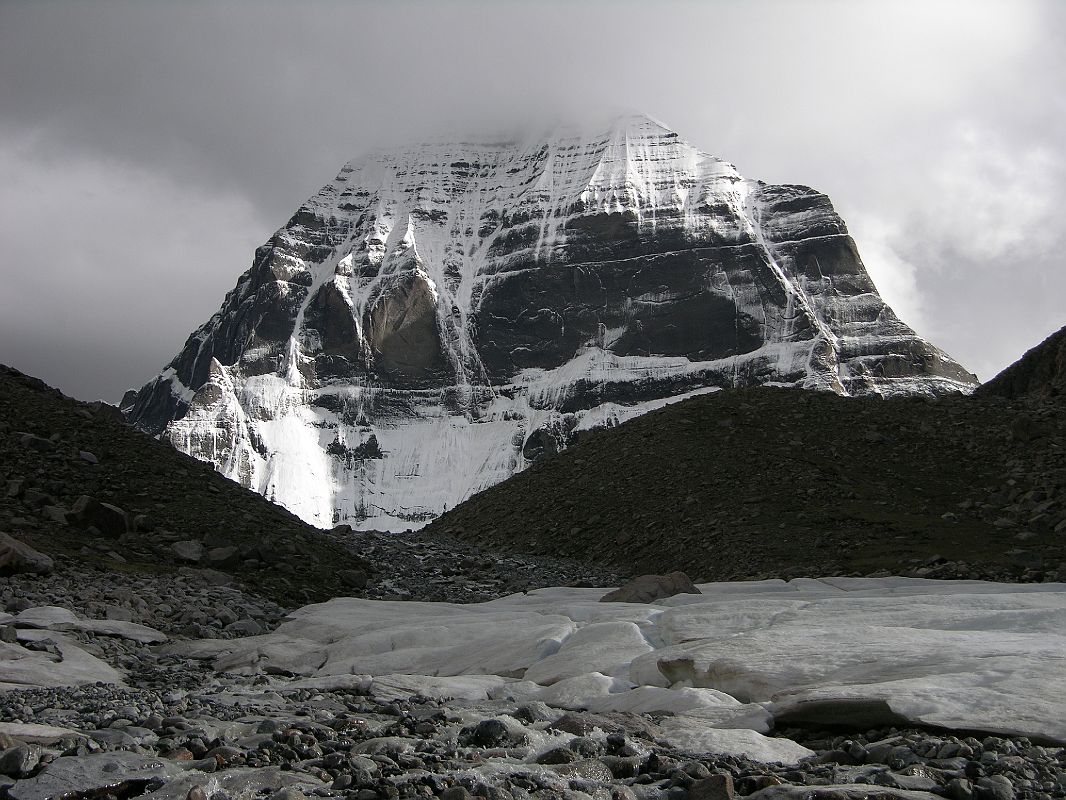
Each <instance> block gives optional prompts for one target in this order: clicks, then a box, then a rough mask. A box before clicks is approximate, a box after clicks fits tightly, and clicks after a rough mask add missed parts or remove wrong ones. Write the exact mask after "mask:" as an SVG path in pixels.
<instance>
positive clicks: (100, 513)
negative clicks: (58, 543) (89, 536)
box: [67, 494, 129, 539]
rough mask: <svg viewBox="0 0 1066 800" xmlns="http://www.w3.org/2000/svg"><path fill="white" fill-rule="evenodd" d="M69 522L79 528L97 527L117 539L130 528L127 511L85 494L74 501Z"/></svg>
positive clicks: (68, 515)
mask: <svg viewBox="0 0 1066 800" xmlns="http://www.w3.org/2000/svg"><path fill="white" fill-rule="evenodd" d="M67 522H69V523H70V524H71V525H76V526H78V527H79V528H90V527H91V528H95V529H96V530H98V531H99V532H100V534H101V535H102V536H106V537H108V538H109V539H117V538H118V537H120V536H121V535H122V534H124V533H125V532H126V531H127V529H128V528H129V521H128V518H127V515H126V512H125V511H123V510H122V509H121V508H119V507H118V506H114V505H111V504H110V503H101V502H100V501H99V500H97V499H96V498H95V497H89V496H88V495H85V494H83V495H82V496H81V497H79V498H78V499H77V500H76V501H75V502H74V505H73V507H71V509H70V513H68V514H67Z"/></svg>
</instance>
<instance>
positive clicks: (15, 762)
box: [0, 744, 41, 778]
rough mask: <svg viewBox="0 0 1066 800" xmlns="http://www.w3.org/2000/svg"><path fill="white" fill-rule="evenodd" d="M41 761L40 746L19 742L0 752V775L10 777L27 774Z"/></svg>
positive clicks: (20, 776) (22, 776)
mask: <svg viewBox="0 0 1066 800" xmlns="http://www.w3.org/2000/svg"><path fill="white" fill-rule="evenodd" d="M40 761H41V746H40V745H38V744H19V745H16V746H14V747H11V748H9V749H7V750H4V751H3V752H2V753H0V775H8V776H10V777H12V778H24V777H26V776H28V775H29V774H30V773H31V772H33V770H34V769H36V767H37V764H38V763H40Z"/></svg>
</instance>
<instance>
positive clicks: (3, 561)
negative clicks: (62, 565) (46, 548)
mask: <svg viewBox="0 0 1066 800" xmlns="http://www.w3.org/2000/svg"><path fill="white" fill-rule="evenodd" d="M54 568H55V562H54V561H52V559H51V558H49V557H48V556H46V555H45V554H44V553H40V552H38V551H36V550H34V549H33V548H32V547H30V546H29V545H28V544H26V543H25V542H20V541H19V540H18V539H15V538H14V537H11V536H8V535H7V534H6V533H0V575H19V574H21V573H33V574H37V575H47V574H49V573H50V572H51V571H52V570H53V569H54Z"/></svg>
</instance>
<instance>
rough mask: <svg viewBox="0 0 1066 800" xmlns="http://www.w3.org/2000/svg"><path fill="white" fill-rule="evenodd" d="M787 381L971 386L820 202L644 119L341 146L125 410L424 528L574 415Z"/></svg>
mask: <svg viewBox="0 0 1066 800" xmlns="http://www.w3.org/2000/svg"><path fill="white" fill-rule="evenodd" d="M756 383H777V384H788V385H796V386H802V387H806V388H813V389H823V390H830V391H835V392H839V393H842V394H863V393H881V394H895V393H915V392H917V393H927V394H937V393H942V392H946V391H959V390H962V391H967V390H969V389H970V388H972V386H973V385H974V380H973V377H972V376H970V375H969V374H968V373H967V372H965V370H963V369H962V368H961V367H959V365H958V364H956V363H955V362H954V361H952V360H951V359H950V358H949V357H947V356H946V355H945V354H943V353H942V352H940V351H939V350H937V349H936V348H934V347H933V346H931V345H929V344H928V343H927V342H925V341H923V340H922V339H920V338H919V337H917V336H916V335H915V334H914V332H913V331H912V330H911V329H910V328H908V327H907V326H906V325H904V324H903V323H901V322H900V321H899V320H898V319H897V318H896V317H895V315H894V314H893V313H892V311H891V309H889V308H888V307H887V306H886V305H885V304H884V303H883V301H881V299H880V297H879V296H878V295H877V292H876V289H875V288H874V286H873V284H872V283H871V282H870V280H869V277H868V276H867V275H866V272H865V269H864V268H863V266H862V263H861V261H860V260H859V258H858V254H857V253H856V251H855V247H854V243H853V242H852V240H851V237H850V236H849V235H848V233H847V229H846V227H845V226H844V223H843V221H842V220H840V218H839V217H838V216H837V215H836V213H835V212H834V210H833V208H832V205H831V204H830V203H829V201H828V199H827V198H826V197H824V196H823V195H820V194H818V193H817V192H815V191H813V190H811V189H808V188H806V187H801V186H768V185H765V184H763V183H761V182H758V181H751V180H747V179H745V178H743V177H742V176H741V175H740V174H739V173H738V172H737V170H736V169H735V168H734V167H733V166H732V165H731V164H729V163H727V162H725V161H723V160H721V159H719V158H716V157H714V156H711V155H708V154H706V153H704V152H702V151H700V150H698V149H697V148H696V147H694V146H692V145H691V144H689V143H687V142H685V141H684V140H683V139H681V138H680V137H679V136H678V135H677V134H676V133H674V132H672V131H670V130H669V129H668V128H666V127H665V126H663V125H662V124H661V123H658V122H656V121H654V120H651V119H649V118H647V117H643V116H626V117H623V118H620V119H618V120H615V121H614V122H613V123H612V124H611V125H610V126H608V127H607V128H606V129H605V130H603V131H602V132H597V133H593V134H589V133H586V132H580V131H577V130H560V131H557V132H556V133H554V134H552V135H548V136H545V137H531V138H528V139H527V140H525V141H521V142H501V141H491V140H485V141H473V140H471V141H463V142H438V143H435V144H432V145H426V146H422V147H414V148H399V149H396V150H392V151H386V152H379V153H374V154H371V155H369V156H367V157H365V158H362V159H359V160H357V161H353V162H350V163H348V164H346V165H345V166H344V167H343V168H342V170H341V171H340V173H339V174H338V175H337V177H336V178H335V179H334V180H333V181H331V182H330V183H329V184H327V185H326V186H325V187H323V188H322V190H321V191H319V192H318V193H317V194H316V195H315V196H314V197H312V198H311V199H310V200H308V201H307V202H306V203H305V204H304V205H303V206H302V207H301V208H300V209H299V210H298V211H297V213H296V214H295V215H294V216H293V218H292V219H291V220H290V221H289V222H288V224H286V225H285V226H284V227H283V228H282V229H280V230H279V231H278V232H277V233H276V234H275V235H274V236H273V237H272V238H271V240H270V241H269V242H268V243H267V244H266V245H264V246H263V247H261V248H259V250H258V251H257V253H256V256H255V259H254V262H253V266H252V268H251V269H250V270H248V272H246V273H245V274H244V275H243V276H241V278H240V280H239V281H238V284H237V287H236V288H235V289H234V290H233V291H232V292H231V293H230V294H229V295H228V296H227V298H226V300H225V302H224V303H223V306H222V308H221V309H220V310H219V312H218V313H217V314H216V315H215V316H214V317H212V319H211V320H209V321H208V322H207V323H206V324H205V325H204V326H202V327H201V328H200V329H199V330H197V331H196V332H195V333H194V334H193V335H192V336H191V337H190V339H189V341H188V342H187V343H186V345H185V348H184V349H183V350H182V352H181V353H179V354H178V356H177V357H176V358H175V359H174V360H173V361H172V362H171V364H170V365H168V367H167V369H166V370H165V371H164V372H163V373H162V374H161V375H160V376H159V377H158V378H156V379H155V380H153V381H152V382H150V383H149V384H147V385H146V386H145V387H144V388H142V389H141V390H140V392H138V393H137V394H136V395H135V396H131V397H130V398H129V399H128V400H127V402H125V403H124V404H123V405H124V407H125V409H126V411H127V413H128V414H129V415H130V417H131V419H132V420H133V421H134V422H136V423H137V424H138V425H140V426H142V427H144V428H146V429H148V430H150V431H152V432H154V433H163V432H165V434H166V435H167V436H168V437H169V438H170V439H171V441H173V442H174V443H175V445H176V446H178V447H179V448H180V449H182V450H184V451H186V452H189V453H192V454H193V455H196V456H197V457H200V458H203V459H206V460H209V461H211V462H212V463H214V464H215V465H216V467H217V468H218V469H219V470H220V471H222V472H223V473H224V474H226V475H228V476H230V477H232V478H233V479H235V480H239V481H240V482H241V483H243V484H244V485H246V486H249V487H251V488H254V489H255V490H256V491H259V492H261V493H263V494H265V495H267V496H269V497H272V498H274V499H275V500H277V501H278V502H281V503H282V504H284V505H285V506H287V507H288V508H290V509H291V510H292V511H294V512H295V513H297V514H299V515H300V516H301V517H303V518H304V519H307V520H308V521H310V522H313V523H315V524H319V525H323V526H328V525H331V524H334V523H337V522H349V523H351V524H353V525H355V526H361V527H373V528H378V529H403V528H408V527H414V526H418V525H420V524H422V523H424V522H425V521H427V520H429V519H432V518H433V517H435V516H437V515H439V514H440V513H441V512H442V511H444V510H446V509H448V508H451V507H453V506H454V505H455V504H457V503H459V502H461V501H462V500H463V499H465V498H466V497H468V496H469V495H470V494H471V493H473V492H476V491H479V490H481V489H484V488H486V487H488V486H491V485H493V484H495V483H497V482H499V481H500V480H503V479H504V478H506V477H508V476H510V475H512V474H514V473H515V472H517V471H519V470H521V469H523V468H524V467H525V466H527V465H528V464H529V463H530V461H531V460H533V459H535V458H537V457H539V456H540V455H542V454H544V453H546V452H552V451H554V450H557V449H558V448H560V447H565V446H566V445H567V444H568V443H569V442H570V441H572V439H573V437H574V436H575V434H576V433H578V432H580V431H581V430H583V429H586V428H588V427H591V426H594V425H604V424H615V423H617V422H620V421H623V420H624V419H626V418H629V417H631V416H633V415H635V414H639V413H643V412H645V411H647V410H650V409H652V408H656V407H659V406H661V405H662V404H663V403H665V402H668V401H669V400H670V399H672V398H676V397H681V396H689V395H691V394H693V393H698V392H703V391H710V390H713V389H715V388H719V387H728V386H738V385H751V384H756Z"/></svg>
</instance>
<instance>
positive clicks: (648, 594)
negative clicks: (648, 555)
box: [600, 572, 700, 603]
mask: <svg viewBox="0 0 1066 800" xmlns="http://www.w3.org/2000/svg"><path fill="white" fill-rule="evenodd" d="M675 594H700V590H699V589H697V588H696V584H694V583H693V582H692V580H691V579H690V578H689V577H688V575H686V574H685V573H684V572H670V573H668V574H666V575H641V576H640V577H639V578H634V579H633V580H631V581H630V582H629V583H627V584H625V585H624V586H622V587H620V588H618V589H615V590H614V591H613V592H608V593H607V594H605V595H604V596H603V597H601V598H600V602H601V603H653V602H655V601H656V600H662V599H664V598H666V597H673V596H674V595H675Z"/></svg>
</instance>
